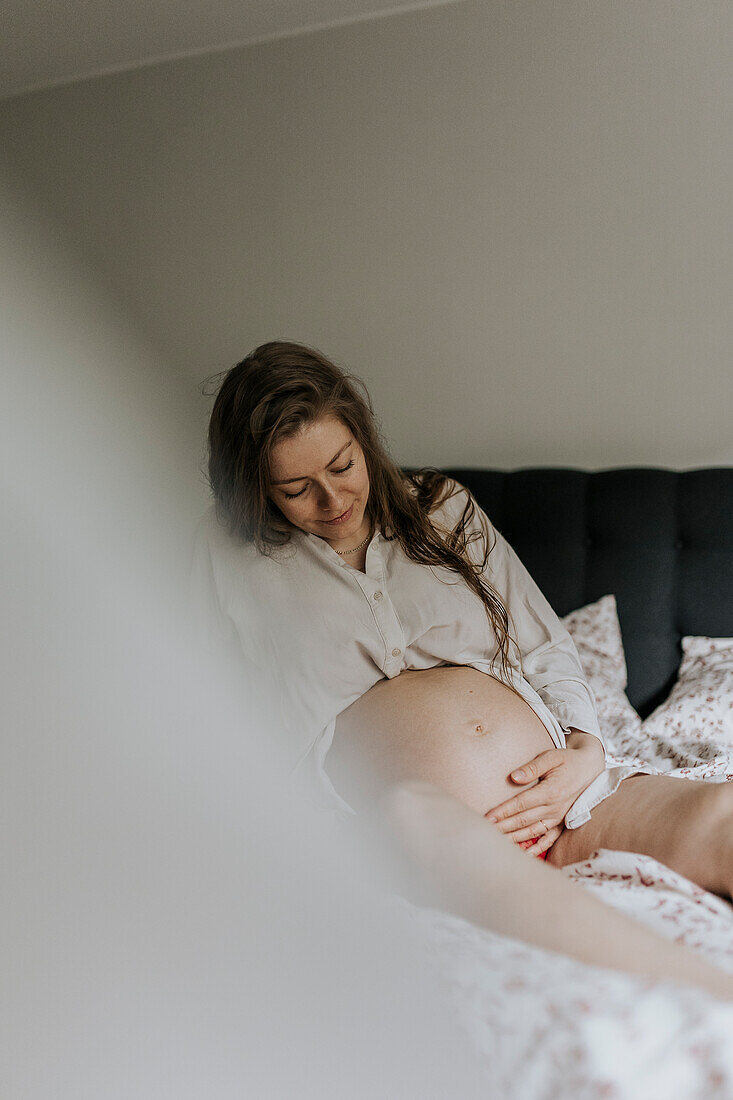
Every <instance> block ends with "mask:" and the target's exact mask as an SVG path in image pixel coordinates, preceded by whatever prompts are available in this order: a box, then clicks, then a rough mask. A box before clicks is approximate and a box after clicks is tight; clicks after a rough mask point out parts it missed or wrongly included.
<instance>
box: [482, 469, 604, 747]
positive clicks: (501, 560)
mask: <svg viewBox="0 0 733 1100" xmlns="http://www.w3.org/2000/svg"><path fill="white" fill-rule="evenodd" d="M463 493H466V494H467V493H468V490H467V489H464V490H463ZM461 498H462V499H461V503H462V505H465V502H466V501H465V498H463V494H461ZM474 505H475V509H476V511H475V514H474V516H473V520H472V521H471V523H470V525H469V529H470V530H471V531H472V532H473V531H476V532H479V533H480V535H481V537H478V538H474V541H473V542H471V543H470V544H469V554H470V556H471V558H472V559H473V560H474V561H479V562H480V561H482V560H483V554H484V552H485V547H486V545H487V544H486V541H485V540H486V538H488V540H489V541H488V545H489V546H490V547H491V552H490V554H489V558H488V562H487V565H486V571H485V573H484V579H485V580H487V581H488V582H489V583H490V584H491V585H492V586H493V587H494V588H495V589H496V591H497V593H498V595H499V596H500V597H501V599H502V601H503V603H504V606H505V607H506V609H507V612H508V614H509V628H510V633H511V634H512V635H513V637H514V639H515V640H516V642H517V646H518V647H519V656H520V661H521V670H522V675H523V676H524V677H525V679H526V680H527V681H528V682H529V683H530V684H531V685H532V687H533V688H534V689H535V691H536V692H537V694H538V695H539V696H540V698H541V699H542V701H543V703H544V704H545V706H546V707H547V709H548V710H549V711H550V713H551V714H553V715H554V717H555V718H557V720H558V722H559V723H560V725H561V726H562V728H563V730H564V731H565V732H566V733H568V732H569V731H570V727H571V726H572V727H574V728H575V729H578V730H581V731H582V732H584V733H591V734H593V736H594V737H597V738H598V740H599V741H600V742H601V744H602V745H603V748H604V750H605V749H606V744H605V741H604V739H603V736H602V734H601V730H600V726H599V723H598V713H597V709H596V701H595V697H594V695H593V691H592V689H591V687H590V685H589V684H588V681H587V679H586V677H585V673H584V672H583V666H582V665H581V663H580V658H579V656H578V651H577V649H576V648H575V644H574V642H573V639H572V638H571V637H570V634H569V633H568V631H567V630H566V629H565V627H564V626H563V625H562V623H561V622H560V620H559V619H558V617H557V615H556V614H555V612H554V611H553V609H552V607H551V606H550V604H549V603H548V601H547V600H546V599H545V597H544V596H543V594H542V592H541V591H540V589H539V588H538V586H537V585H536V584H535V582H534V580H533V579H532V577H531V576H530V574H529V572H528V571H527V569H526V568H525V566H524V565H523V564H522V562H521V561H520V559H519V557H518V556H517V554H516V553H515V551H514V549H513V548H512V547H511V546H510V545H509V543H508V542H507V540H506V539H505V538H504V536H503V535H502V534H501V532H500V531H498V530H497V529H496V527H494V525H493V524H492V522H491V520H490V519H489V518H488V516H487V515H486V513H485V512H484V511H483V510H482V509H481V508H480V507H479V506H478V503H477V502H476V501H475V498H474ZM513 648H514V647H511V645H510V650H511V649H513Z"/></svg>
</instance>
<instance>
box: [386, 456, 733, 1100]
mask: <svg viewBox="0 0 733 1100" xmlns="http://www.w3.org/2000/svg"><path fill="white" fill-rule="evenodd" d="M445 472H446V473H448V474H449V475H450V476H451V477H454V478H456V479H457V480H458V481H459V482H461V483H462V484H463V485H465V486H466V487H467V488H469V489H470V490H471V491H472V493H473V494H474V496H475V497H476V499H477V501H478V502H479V504H480V505H481V506H482V508H483V509H484V510H485V511H486V513H487V514H488V515H489V516H490V518H491V520H492V521H493V523H494V525H495V526H496V527H497V528H498V529H499V530H500V531H501V532H502V534H503V535H504V536H505V537H506V538H507V539H508V541H509V542H510V543H511V544H512V546H513V547H514V549H515V550H516V552H517V553H518V554H519V557H520V558H521V559H522V561H523V562H524V564H525V565H526V566H527V568H528V569H529V571H530V572H531V574H532V575H533V577H534V578H535V580H536V581H537V583H538V584H539V586H540V588H541V589H542V590H543V592H544V593H545V595H546V596H547V598H548V600H549V601H550V603H551V604H552V606H553V607H554V609H555V611H556V613H557V614H558V615H559V616H560V617H561V618H562V619H563V621H564V622H565V624H566V625H567V627H568V629H569V630H570V632H571V634H572V635H573V638H574V640H575V642H576V646H577V648H578V653H579V655H580V658H581V662H582V663H583V667H584V671H585V672H586V675H587V677H588V680H589V682H590V683H591V686H592V687H593V690H594V692H595V694H596V699H597V702H598V710H599V718H600V720H601V725H602V728H603V730H604V733H605V735H606V737H607V738H608V743H609V747H610V752H611V757H612V759H613V760H614V762H615V761H621V760H623V761H631V760H639V761H644V762H646V763H651V764H652V765H653V766H654V767H655V768H656V769H657V770H658V771H660V772H665V773H668V774H673V775H684V776H687V777H689V778H690V779H693V780H694V779H705V780H711V781H714V782H727V781H729V780H732V779H733V468H730V467H717V468H709V469H699V470H688V471H674V470H668V469H659V468H652V467H629V468H622V469H608V470H599V471H592V472H591V471H583V470H577V469H566V468H538V469H522V470H515V471H502V470H492V469H476V468H472V469H466V468H457V467H452V468H446V469H445ZM558 873H562V874H566V875H567V876H568V877H569V878H570V879H571V880H572V881H573V882H575V883H577V885H578V888H581V889H588V890H591V891H592V892H594V893H596V895H597V896H598V897H600V898H601V899H602V900H604V901H605V902H607V903H608V904H611V905H614V906H616V907H618V908H619V909H622V910H624V911H625V912H627V913H628V914H629V915H632V916H635V917H636V918H637V919H639V920H643V921H645V922H647V923H649V924H650V925H652V926H653V927H655V928H656V929H657V930H658V931H659V932H660V933H662V934H665V935H667V936H669V937H670V938H673V939H677V940H679V941H680V942H682V943H685V944H687V945H688V946H691V947H693V948H696V949H697V950H699V951H700V952H701V953H703V954H704V955H705V956H706V957H707V958H708V960H709V961H712V962H714V963H715V964H717V965H718V966H720V967H722V968H724V969H727V970H729V971H731V972H733V906H732V905H731V904H730V903H729V902H728V901H726V900H725V899H723V898H720V897H718V896H716V895H713V894H710V893H707V892H706V891H704V890H701V889H700V888H699V887H697V886H695V885H694V884H692V883H690V882H689V881H688V880H686V879H684V878H682V877H681V876H679V875H677V874H675V873H674V872H672V871H670V870H669V868H666V867H664V866H663V865H662V864H660V863H658V862H657V861H656V860H653V859H651V858H650V857H645V856H639V855H635V854H634V853H618V852H609V851H600V852H598V853H596V854H594V855H593V856H592V857H591V858H590V859H589V860H587V861H585V862H584V863H583V864H574V865H573V866H572V867H567V868H563V870H562V871H561V872H558ZM407 908H408V910H409V913H410V919H411V920H413V921H414V923H415V926H416V928H418V929H419V931H420V934H422V935H424V936H425V937H426V940H427V942H428V943H429V946H430V948H431V950H432V951H433V952H434V954H435V957H436V958H438V959H440V965H441V967H442V970H443V973H444V975H445V977H446V978H447V980H448V984H449V986H450V988H451V990H452V994H453V997H454V1001H455V1005H456V1009H457V1011H458V1013H459V1015H460V1017H461V1019H462V1021H463V1023H464V1026H465V1028H466V1030H467V1031H468V1032H469V1033H470V1035H471V1037H472V1039H473V1041H474V1042H475V1044H476V1047H477V1049H478V1050H479V1051H480V1053H481V1055H482V1057H483V1058H484V1061H485V1065H486V1070H487V1074H488V1075H489V1076H490V1081H491V1087H492V1092H493V1093H494V1094H496V1095H503V1096H507V1097H515V1096H516V1097H531V1098H532V1100H544V1098H546V1100H552V1098H554V1097H556V1096H560V1095H573V1096H583V1097H585V1096H624V1097H626V1096H639V1097H644V1098H645V1100H647V1098H649V1097H653V1096H657V1095H659V1096H665V1097H670V1096H671V1097H686V1098H687V1097H697V1096H700V1097H706V1098H710V1097H716V1096H720V1097H730V1096H733V1043H732V1042H731V1037H733V1004H725V1003H722V1002H718V1001H715V1000H714V999H712V998H710V997H708V996H707V995H706V994H704V993H700V992H698V991H695V990H686V989H683V988H682V987H679V986H676V985H674V984H673V983H655V982H651V981H649V982H642V981H640V980H637V979H633V978H630V977H627V976H625V975H620V974H615V973H613V972H611V971H605V970H601V969H599V968H592V967H587V966H583V965H581V964H579V963H576V962H575V961H573V960H569V959H565V958H562V957H560V956H556V955H552V954H551V953H549V952H544V951H540V950H538V949H536V948H533V947H530V946H528V945H526V944H522V943H519V942H518V941H512V940H508V939H505V938H503V937H500V936H496V935H494V934H493V933H488V932H486V931H485V930H483V929H479V928H476V927H475V926H473V925H471V924H469V923H468V922H465V921H462V920H459V919H458V918H454V917H452V916H449V915H447V914H443V913H438V912H435V911H427V910H417V909H414V908H412V907H407Z"/></svg>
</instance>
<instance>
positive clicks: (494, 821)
mask: <svg viewBox="0 0 733 1100" xmlns="http://www.w3.org/2000/svg"><path fill="white" fill-rule="evenodd" d="M486 820H487V821H490V822H491V824H492V825H496V823H497V821H498V820H499V819H498V817H494V815H493V814H492V815H491V817H487V818H486Z"/></svg>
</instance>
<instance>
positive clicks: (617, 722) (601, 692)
mask: <svg viewBox="0 0 733 1100" xmlns="http://www.w3.org/2000/svg"><path fill="white" fill-rule="evenodd" d="M561 621H562V623H563V625H564V626H565V628H566V630H567V631H568V633H569V634H570V636H571V638H572V639H573V642H574V643H575V648H576V649H577V651H578V656H579V657H580V663H581V665H582V666H583V672H584V673H585V676H586V679H587V681H588V683H589V684H590V687H591V689H592V691H593V694H594V695H595V697H596V707H597V710H598V722H599V724H600V727H601V733H602V734H603V736H604V737H605V739H606V745H607V749H608V754H613V755H617V756H623V757H628V756H630V755H631V756H633V755H634V753H636V752H637V751H638V748H639V733H640V730H641V718H640V717H639V715H638V714H637V713H636V711H635V710H634V708H633V707H632V705H631V703H630V702H629V700H628V698H627V696H626V692H625V690H624V689H625V687H626V684H627V670H626V658H625V656H624V646H623V641H622V639H621V627H620V626H619V621H618V611H617V608H616V597H615V596H602V597H601V599H600V600H597V601H596V602H595V603H590V604H587V605H586V606H585V607H581V608H579V609H578V610H577V611H571V612H570V614H569V615H566V616H565V617H564V618H563V619H562V620H561Z"/></svg>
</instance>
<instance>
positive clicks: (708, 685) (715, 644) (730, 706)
mask: <svg viewBox="0 0 733 1100" xmlns="http://www.w3.org/2000/svg"><path fill="white" fill-rule="evenodd" d="M642 733H643V735H644V736H645V737H647V738H653V739H654V741H656V742H657V744H658V745H659V746H660V747H662V745H664V746H666V747H667V749H668V752H669V756H670V758H672V759H674V760H675V761H676V762H678V763H680V764H684V765H686V766H692V765H694V764H695V763H698V762H699V763H702V762H704V761H709V760H713V759H715V758H716V757H718V756H720V755H721V753H726V751H728V752H730V750H733V638H706V637H692V636H686V637H684V638H683V639H682V662H681V664H680V668H679V672H678V674H677V681H676V683H675V685H674V687H673V688H672V690H671V692H670V693H669V695H668V696H667V698H666V699H665V700H664V702H663V703H661V704H660V705H659V706H658V707H657V708H656V710H654V711H652V713H651V714H650V715H649V717H648V718H646V719H645V721H644V723H643V725H642Z"/></svg>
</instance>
